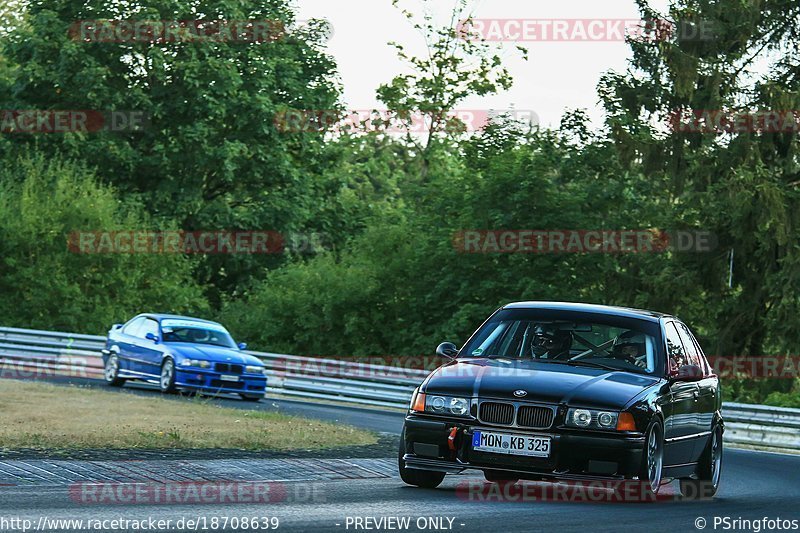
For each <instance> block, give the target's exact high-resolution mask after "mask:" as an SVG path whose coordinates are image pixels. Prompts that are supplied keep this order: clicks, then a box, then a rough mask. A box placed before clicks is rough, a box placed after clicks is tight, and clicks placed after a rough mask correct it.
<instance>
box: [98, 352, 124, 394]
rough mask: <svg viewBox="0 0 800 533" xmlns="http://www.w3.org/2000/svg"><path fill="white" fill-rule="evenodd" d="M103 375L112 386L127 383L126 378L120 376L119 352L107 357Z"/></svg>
mask: <svg viewBox="0 0 800 533" xmlns="http://www.w3.org/2000/svg"><path fill="white" fill-rule="evenodd" d="M103 377H104V378H105V380H106V383H107V384H108V385H110V386H112V387H121V386H122V384H123V383H125V380H124V379H122V378H121V377H119V356H118V355H117V354H115V353H112V354H111V355H109V356H108V359H106V365H105V368H104V369H103Z"/></svg>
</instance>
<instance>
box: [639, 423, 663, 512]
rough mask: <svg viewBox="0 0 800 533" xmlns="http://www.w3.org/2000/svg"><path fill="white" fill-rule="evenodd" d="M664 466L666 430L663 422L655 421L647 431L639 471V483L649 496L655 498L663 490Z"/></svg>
mask: <svg viewBox="0 0 800 533" xmlns="http://www.w3.org/2000/svg"><path fill="white" fill-rule="evenodd" d="M663 466H664V430H663V429H662V427H661V421H659V420H654V421H653V422H652V423H651V424H650V427H649V428H648V430H647V434H646V437H645V441H644V449H643V450H642V465H641V467H640V470H639V481H641V482H642V485H643V489H644V491H645V492H646V493H647V494H650V495H652V496H655V495H656V494H658V490H659V488H661V476H662V470H663Z"/></svg>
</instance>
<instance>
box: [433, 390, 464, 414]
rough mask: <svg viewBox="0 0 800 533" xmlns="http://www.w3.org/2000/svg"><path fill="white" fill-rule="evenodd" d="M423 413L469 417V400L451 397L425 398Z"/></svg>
mask: <svg viewBox="0 0 800 533" xmlns="http://www.w3.org/2000/svg"><path fill="white" fill-rule="evenodd" d="M425 412H427V413H435V414H437V415H452V416H469V400H468V399H466V398H457V397H453V396H432V395H426V396H425Z"/></svg>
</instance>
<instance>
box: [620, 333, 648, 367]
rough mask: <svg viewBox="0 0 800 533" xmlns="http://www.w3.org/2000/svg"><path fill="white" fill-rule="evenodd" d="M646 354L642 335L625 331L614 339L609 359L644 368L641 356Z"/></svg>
mask: <svg viewBox="0 0 800 533" xmlns="http://www.w3.org/2000/svg"><path fill="white" fill-rule="evenodd" d="M646 353H647V348H646V347H645V339H644V335H643V334H641V333H637V332H635V331H626V332H625V333H622V334H621V335H619V336H618V337H617V338H616V339H614V347H613V348H611V357H613V358H614V359H619V360H620V361H625V362H628V363H631V364H633V365H636V366H639V367H642V368H644V367H645V365H646V363H645V361H644V358H642V356H643V355H645V354H646Z"/></svg>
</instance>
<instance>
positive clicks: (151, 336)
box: [144, 333, 158, 344]
mask: <svg viewBox="0 0 800 533" xmlns="http://www.w3.org/2000/svg"><path fill="white" fill-rule="evenodd" d="M144 338H145V339H148V340H151V341H153V342H154V343H156V344H158V335H156V334H155V333H147V334H145V336H144Z"/></svg>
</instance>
